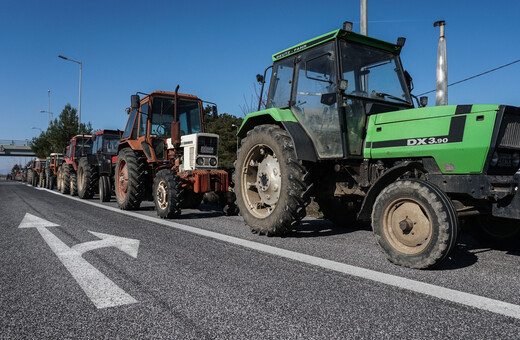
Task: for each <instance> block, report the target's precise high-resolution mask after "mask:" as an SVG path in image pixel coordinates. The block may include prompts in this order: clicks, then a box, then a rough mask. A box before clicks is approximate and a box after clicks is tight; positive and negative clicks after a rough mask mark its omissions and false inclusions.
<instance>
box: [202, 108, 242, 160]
mask: <svg viewBox="0 0 520 340" xmlns="http://www.w3.org/2000/svg"><path fill="white" fill-rule="evenodd" d="M210 111H211V109H210V107H209V106H206V108H205V109H204V122H205V123H206V132H209V133H215V134H217V135H219V137H220V141H219V147H218V162H219V167H220V168H225V169H230V168H233V167H234V163H235V160H236V158H237V137H236V133H237V128H236V127H234V126H233V125H235V126H240V125H241V124H242V118H238V117H235V116H233V115H230V114H227V113H224V114H221V115H219V116H218V117H217V119H214V118H213V117H212V116H211V115H210V114H209V112H210Z"/></svg>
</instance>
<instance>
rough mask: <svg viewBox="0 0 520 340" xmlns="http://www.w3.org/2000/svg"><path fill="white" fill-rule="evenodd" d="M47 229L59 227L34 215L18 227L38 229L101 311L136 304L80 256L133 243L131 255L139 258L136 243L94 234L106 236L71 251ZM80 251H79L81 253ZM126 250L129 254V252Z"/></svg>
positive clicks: (26, 215)
mask: <svg viewBox="0 0 520 340" xmlns="http://www.w3.org/2000/svg"><path fill="white" fill-rule="evenodd" d="M47 227H59V225H57V224H54V223H52V222H49V221H47V220H44V219H43V218H39V217H36V216H34V215H31V214H29V213H26V214H25V217H24V218H23V220H22V222H21V223H20V225H19V226H18V228H36V230H38V232H39V233H40V235H41V236H42V237H43V239H44V240H45V242H47V244H48V245H49V247H50V248H51V249H52V251H53V252H54V253H55V254H56V256H57V257H58V259H59V260H60V261H61V263H63V265H64V266H65V268H67V270H68V271H69V273H70V274H71V275H72V277H73V278H74V279H75V280H76V282H77V283H78V284H79V286H80V287H81V288H82V289H83V291H84V292H85V294H86V295H87V296H88V297H89V298H90V300H91V301H92V303H94V305H95V306H96V307H97V308H98V309H99V308H107V307H116V306H121V305H127V304H130V303H136V302H137V300H136V299H134V298H133V297H131V296H130V295H128V294H127V293H126V292H125V291H124V290H122V289H121V288H119V287H118V286H117V285H116V284H115V283H114V282H112V281H111V280H110V279H109V278H108V277H106V276H105V275H104V274H103V273H101V272H100V271H99V270H97V269H96V268H95V267H94V266H92V265H91V264H90V263H88V262H87V261H86V260H85V259H84V258H82V257H81V254H82V253H83V252H85V251H88V250H91V249H96V248H101V247H109V246H115V247H118V248H119V249H121V248H120V246H121V245H124V246H125V247H128V244H131V246H130V248H131V249H130V250H129V252H130V254H129V255H130V256H134V254H135V256H134V257H136V256H137V249H133V248H136V245H135V242H134V241H137V240H132V239H127V240H126V242H125V241H122V239H123V238H122V237H116V236H112V235H106V234H101V233H93V232H91V233H92V234H94V235H96V236H98V235H104V237H103V239H101V240H98V241H91V242H85V243H82V244H83V245H86V246H83V247H81V245H82V244H79V245H75V246H74V247H72V248H69V247H68V246H67V245H66V244H65V243H63V242H62V241H61V240H60V239H59V238H58V237H56V235H54V234H53V233H52V232H51V231H50V230H48V229H47ZM106 236H111V237H112V240H115V241H116V243H117V244H111V243H109V241H110V237H106ZM107 240H108V241H107ZM94 243H97V244H94ZM138 245H139V241H137V246H138ZM132 247H133V248H132ZM75 248H76V249H75ZM77 249H80V250H79V251H78V250H77ZM121 250H123V249H121ZM123 251H125V252H127V250H123Z"/></svg>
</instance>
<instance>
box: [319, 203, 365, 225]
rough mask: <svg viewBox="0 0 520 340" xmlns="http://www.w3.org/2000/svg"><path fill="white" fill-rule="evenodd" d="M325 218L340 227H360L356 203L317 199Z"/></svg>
mask: <svg viewBox="0 0 520 340" xmlns="http://www.w3.org/2000/svg"><path fill="white" fill-rule="evenodd" d="M315 202H316V203H317V204H318V206H319V209H320V211H321V212H322V213H323V218H324V219H326V220H329V221H331V222H332V223H333V224H334V225H335V226H338V227H349V228H354V227H356V226H359V224H360V223H359V222H358V221H357V213H358V210H359V209H358V206H357V205H356V202H349V201H346V200H343V199H341V198H337V197H333V198H316V199H315Z"/></svg>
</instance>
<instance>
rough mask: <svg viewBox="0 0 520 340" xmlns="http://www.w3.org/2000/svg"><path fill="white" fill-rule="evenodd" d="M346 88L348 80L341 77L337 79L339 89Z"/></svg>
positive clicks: (344, 89)
mask: <svg viewBox="0 0 520 340" xmlns="http://www.w3.org/2000/svg"><path fill="white" fill-rule="evenodd" d="M347 88H348V80H345V79H342V80H340V81H339V89H340V91H346V90H347Z"/></svg>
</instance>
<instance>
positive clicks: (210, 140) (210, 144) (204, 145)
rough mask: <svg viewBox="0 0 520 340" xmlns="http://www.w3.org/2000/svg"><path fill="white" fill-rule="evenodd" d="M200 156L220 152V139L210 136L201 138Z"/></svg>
mask: <svg viewBox="0 0 520 340" xmlns="http://www.w3.org/2000/svg"><path fill="white" fill-rule="evenodd" d="M198 147H199V150H198V152H199V155H213V156H215V155H216V154H217V151H218V138H217V137H209V136H199V140H198Z"/></svg>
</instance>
